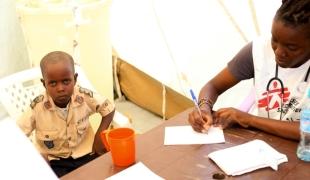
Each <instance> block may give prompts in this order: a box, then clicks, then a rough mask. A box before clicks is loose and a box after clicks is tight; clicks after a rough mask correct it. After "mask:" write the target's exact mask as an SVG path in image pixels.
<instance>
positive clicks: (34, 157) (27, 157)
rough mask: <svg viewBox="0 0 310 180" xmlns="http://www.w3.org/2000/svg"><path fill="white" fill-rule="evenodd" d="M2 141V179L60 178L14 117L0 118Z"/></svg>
mask: <svg viewBox="0 0 310 180" xmlns="http://www.w3.org/2000/svg"><path fill="white" fill-rule="evenodd" d="M0 142H1V148H0V160H1V162H0V179H44V180H57V179H58V178H57V176H56V175H55V174H54V172H53V170H52V169H51V168H50V166H49V165H48V164H47V163H46V162H45V160H44V159H43V158H42V156H41V155H40V154H39V152H38V151H37V150H36V148H35V147H34V145H33V144H32V143H31V141H30V140H29V139H28V138H27V137H26V136H25V135H24V134H23V132H22V131H21V130H20V129H19V127H18V126H17V125H16V123H15V121H14V120H13V119H10V120H0Z"/></svg>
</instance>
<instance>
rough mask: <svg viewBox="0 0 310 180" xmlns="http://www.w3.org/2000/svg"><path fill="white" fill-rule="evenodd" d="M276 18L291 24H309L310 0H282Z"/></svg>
mask: <svg viewBox="0 0 310 180" xmlns="http://www.w3.org/2000/svg"><path fill="white" fill-rule="evenodd" d="M275 18H276V19H278V20H281V21H283V22H284V23H285V24H286V25H290V26H300V25H309V24H310V0H282V5H281V6H280V8H279V9H278V11H277V13H276V16H275Z"/></svg>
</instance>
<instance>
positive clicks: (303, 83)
mask: <svg viewBox="0 0 310 180" xmlns="http://www.w3.org/2000/svg"><path fill="white" fill-rule="evenodd" d="M278 69H279V65H278V64H277V65H276V72H275V76H274V77H273V78H271V79H270V80H269V81H268V83H267V88H266V91H267V117H268V118H269V90H270V88H269V87H270V84H271V83H272V82H274V81H277V82H278V83H279V84H280V88H281V104H280V108H281V109H280V120H282V111H283V96H284V85H283V81H282V80H281V79H280V78H278ZM309 74H310V66H309V67H308V70H307V73H306V76H305V79H304V82H302V83H300V85H299V86H298V87H297V91H299V92H301V93H302V92H304V91H305V88H306V86H307V81H308V77H309Z"/></svg>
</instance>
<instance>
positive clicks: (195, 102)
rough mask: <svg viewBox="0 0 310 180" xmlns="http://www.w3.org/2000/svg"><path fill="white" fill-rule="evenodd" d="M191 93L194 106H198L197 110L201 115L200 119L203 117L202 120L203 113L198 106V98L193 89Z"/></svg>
mask: <svg viewBox="0 0 310 180" xmlns="http://www.w3.org/2000/svg"><path fill="white" fill-rule="evenodd" d="M189 92H190V93H191V96H192V100H193V102H194V104H195V106H196V108H197V110H198V112H199V114H200V117H201V119H202V115H201V111H200V108H199V105H198V101H197V98H196V96H195V94H194V91H193V90H192V89H190V90H189Z"/></svg>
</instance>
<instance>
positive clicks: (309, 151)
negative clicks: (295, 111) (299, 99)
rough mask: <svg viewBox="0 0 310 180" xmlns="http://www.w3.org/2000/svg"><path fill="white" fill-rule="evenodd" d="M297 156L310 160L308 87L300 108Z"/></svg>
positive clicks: (309, 94) (309, 96)
mask: <svg viewBox="0 0 310 180" xmlns="http://www.w3.org/2000/svg"><path fill="white" fill-rule="evenodd" d="M297 156H298V158H299V159H301V160H303V161H310V89H308V92H307V99H306V102H305V104H304V107H303V108H302V110H301V117H300V142H299V144H298V148H297Z"/></svg>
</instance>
